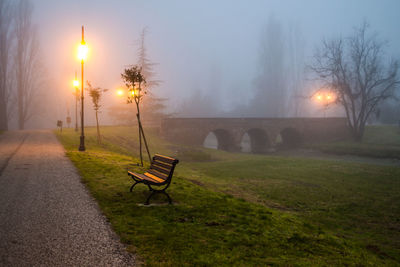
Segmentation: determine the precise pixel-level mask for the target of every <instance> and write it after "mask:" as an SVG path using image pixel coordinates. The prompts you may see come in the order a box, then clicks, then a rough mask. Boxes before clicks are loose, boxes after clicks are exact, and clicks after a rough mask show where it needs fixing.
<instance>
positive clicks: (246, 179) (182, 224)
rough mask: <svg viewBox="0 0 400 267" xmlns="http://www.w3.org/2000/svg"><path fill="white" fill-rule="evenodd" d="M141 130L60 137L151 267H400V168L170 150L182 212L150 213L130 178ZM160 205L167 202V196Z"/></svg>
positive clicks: (165, 148)
mask: <svg viewBox="0 0 400 267" xmlns="http://www.w3.org/2000/svg"><path fill="white" fill-rule="evenodd" d="M136 133H137V130H136V129H135V128H130V127H102V134H103V135H104V140H103V144H102V145H97V144H96V139H95V129H94V128H88V129H87V131H86V136H87V137H86V142H87V143H86V146H87V151H86V152H83V153H82V152H78V151H77V147H78V144H79V136H78V134H76V133H75V132H73V131H72V130H71V129H66V130H65V131H63V133H62V134H60V133H57V135H58V137H59V139H60V140H61V142H62V143H63V144H64V146H65V148H66V150H67V155H68V157H69V158H70V159H71V160H72V161H73V162H74V164H75V165H76V166H77V168H78V170H79V172H80V173H81V175H82V177H83V182H84V183H85V184H86V185H87V186H88V188H89V190H90V192H91V194H92V195H93V196H94V197H95V198H96V199H97V201H98V203H99V205H100V207H101V209H102V211H103V212H104V214H105V215H106V216H107V217H108V219H109V220H110V222H111V224H112V226H113V228H114V230H115V231H116V232H117V234H118V235H119V236H120V237H121V240H122V241H123V242H124V243H125V244H127V245H128V249H129V250H130V251H132V252H135V253H137V254H138V255H139V256H140V257H141V259H142V260H143V261H144V262H145V263H146V265H148V266H160V265H162V266H193V265H196V266H197V265H200V266H214V265H222V266H231V265H235V266H263V265H284V266H302V265H303V266H309V265H324V266H326V265H331V266H337V265H350V266H355V265H359V266H361V265H363V266H377V265H387V266H400V256H399V255H400V234H399V230H400V217H399V214H400V181H399V177H400V168H397V167H387V166H376V165H368V164H355V163H342V162H337V161H326V160H323V161H322V160H311V159H299V158H282V157H274V156H263V155H251V154H238V153H226V152H223V151H214V150H208V149H203V148H190V147H183V146H177V145H172V144H168V143H166V142H164V141H162V140H161V139H159V138H158V137H157V132H156V131H151V130H150V131H148V135H149V139H150V144H151V146H150V149H151V151H152V152H153V153H154V152H157V153H163V154H167V155H171V156H177V157H178V158H179V159H180V161H181V162H180V163H179V164H178V166H177V169H176V173H175V175H174V178H173V183H172V185H171V188H170V189H169V193H170V195H171V197H172V198H173V199H174V201H175V203H176V205H172V206H170V205H161V206H150V207H145V206H142V205H138V203H143V202H144V200H145V199H146V196H147V195H148V191H147V188H146V187H145V186H140V185H139V186H137V187H136V188H135V190H134V192H133V193H130V192H129V187H130V185H131V182H130V180H129V178H128V176H127V175H126V170H127V169H130V170H134V171H138V172H140V171H142V170H144V168H141V167H138V166H136V165H137V163H138V162H139V159H138V157H137V156H138V153H137V151H138V146H137V141H136V140H137V135H136ZM155 201H160V202H163V201H165V199H164V198H163V196H160V198H159V199H155Z"/></svg>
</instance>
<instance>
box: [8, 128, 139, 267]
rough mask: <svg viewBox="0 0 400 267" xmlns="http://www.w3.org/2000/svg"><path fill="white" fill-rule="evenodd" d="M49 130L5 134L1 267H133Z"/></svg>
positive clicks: (131, 257) (131, 259) (132, 258)
mask: <svg viewBox="0 0 400 267" xmlns="http://www.w3.org/2000/svg"><path fill="white" fill-rule="evenodd" d="M133 265H135V259H134V257H133V256H132V255H131V254H129V253H127V252H126V250H125V247H124V246H123V245H122V244H121V243H120V242H119V238H118V237H117V236H116V234H115V233H114V232H113V231H112V230H111V227H110V225H109V223H108V222H107V221H106V219H105V217H104V216H103V215H102V214H101V212H100V210H99V208H98V206H97V204H96V203H95V201H94V200H93V199H92V197H91V196H90V195H89V193H88V191H87V190H86V189H85V187H84V185H83V184H82V183H81V182H80V177H79V175H78V173H77V171H76V169H75V167H74V166H73V165H72V163H71V162H70V161H69V159H68V158H66V157H65V153H64V149H63V147H62V146H61V144H60V143H59V142H58V141H57V139H56V138H55V136H54V135H53V134H52V133H51V132H50V131H19V132H6V133H4V134H3V135H1V136H0V266H133Z"/></svg>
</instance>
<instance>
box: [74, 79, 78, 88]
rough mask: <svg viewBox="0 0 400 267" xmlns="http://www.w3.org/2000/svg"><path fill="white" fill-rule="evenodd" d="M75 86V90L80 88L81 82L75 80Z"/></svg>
mask: <svg viewBox="0 0 400 267" xmlns="http://www.w3.org/2000/svg"><path fill="white" fill-rule="evenodd" d="M73 85H74V87H75V88H78V87H79V81H78V80H74V81H73Z"/></svg>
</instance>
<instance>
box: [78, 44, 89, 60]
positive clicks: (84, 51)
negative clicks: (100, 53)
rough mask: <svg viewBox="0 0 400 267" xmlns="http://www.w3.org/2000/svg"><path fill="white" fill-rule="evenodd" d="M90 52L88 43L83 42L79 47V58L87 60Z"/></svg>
mask: <svg viewBox="0 0 400 267" xmlns="http://www.w3.org/2000/svg"><path fill="white" fill-rule="evenodd" d="M88 52H89V48H88V46H87V45H86V43H84V42H83V43H81V44H80V45H79V47H78V59H79V60H85V59H86V57H87V54H88Z"/></svg>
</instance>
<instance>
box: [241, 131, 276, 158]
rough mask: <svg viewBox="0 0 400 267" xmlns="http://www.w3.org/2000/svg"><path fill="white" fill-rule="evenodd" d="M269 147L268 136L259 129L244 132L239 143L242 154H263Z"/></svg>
mask: <svg viewBox="0 0 400 267" xmlns="http://www.w3.org/2000/svg"><path fill="white" fill-rule="evenodd" d="M270 146H271V143H270V140H269V137H268V134H267V133H266V132H265V131H264V130H263V129H260V128H252V129H250V130H248V131H246V132H245V133H244V134H243V136H242V139H241V141H240V148H241V151H242V152H251V153H265V152H267V149H268V148H269V147H270Z"/></svg>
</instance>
